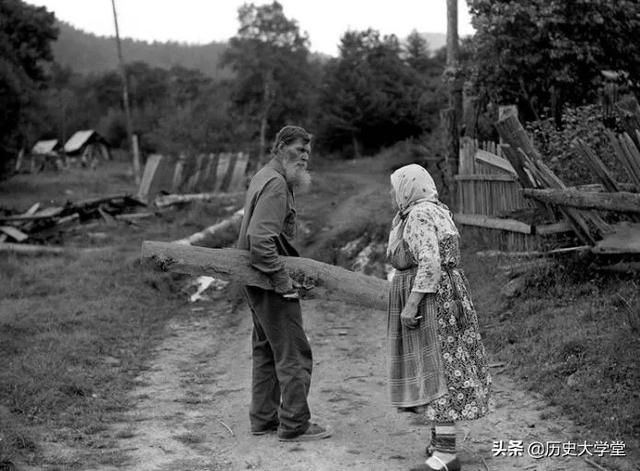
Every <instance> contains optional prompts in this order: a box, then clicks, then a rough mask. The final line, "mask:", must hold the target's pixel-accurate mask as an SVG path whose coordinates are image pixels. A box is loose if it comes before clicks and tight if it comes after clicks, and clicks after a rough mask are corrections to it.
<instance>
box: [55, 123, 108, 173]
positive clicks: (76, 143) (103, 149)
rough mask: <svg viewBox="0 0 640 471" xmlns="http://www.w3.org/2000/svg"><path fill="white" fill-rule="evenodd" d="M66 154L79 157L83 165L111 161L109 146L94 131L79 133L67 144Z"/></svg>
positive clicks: (65, 147) (65, 146)
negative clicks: (102, 160)
mask: <svg viewBox="0 0 640 471" xmlns="http://www.w3.org/2000/svg"><path fill="white" fill-rule="evenodd" d="M64 152H65V153H66V154H67V156H69V157H76V158H78V157H79V158H80V162H82V164H83V165H88V164H89V163H93V164H95V163H96V162H97V161H98V160H100V158H103V159H104V160H110V159H111V153H110V151H109V144H108V143H107V141H106V140H105V138H104V137H102V136H101V135H100V134H98V133H97V132H96V131H94V130H93V129H88V130H84V131H77V132H76V133H75V134H74V135H73V136H71V137H70V138H69V140H68V141H67V142H66V143H65V145H64Z"/></svg>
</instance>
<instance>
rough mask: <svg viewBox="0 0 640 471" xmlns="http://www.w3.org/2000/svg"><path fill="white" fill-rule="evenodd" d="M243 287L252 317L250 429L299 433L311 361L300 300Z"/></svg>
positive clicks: (305, 420)
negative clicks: (275, 429) (272, 428)
mask: <svg viewBox="0 0 640 471" xmlns="http://www.w3.org/2000/svg"><path fill="white" fill-rule="evenodd" d="M245 288H246V294H247V299H248V302H249V307H250V309H251V314H252V317H253V337H252V346H253V375H252V386H251V409H250V412H249V418H250V421H251V430H252V431H261V430H266V429H268V428H270V427H272V426H273V425H275V424H277V423H279V428H278V435H280V436H281V437H286V438H288V437H293V436H296V435H299V434H302V433H304V432H305V431H306V430H307V428H309V419H310V417H311V413H310V411H309V405H308V403H307V396H308V394H309V387H310V384H311V369H312V357H311V346H310V345H309V341H308V340H307V336H306V334H305V333H304V329H303V327H302V313H301V311H300V302H299V301H298V300H297V299H296V300H288V299H285V298H283V297H282V296H281V295H280V294H277V293H276V292H275V291H268V290H264V289H261V288H257V287H254V286H246V287H245Z"/></svg>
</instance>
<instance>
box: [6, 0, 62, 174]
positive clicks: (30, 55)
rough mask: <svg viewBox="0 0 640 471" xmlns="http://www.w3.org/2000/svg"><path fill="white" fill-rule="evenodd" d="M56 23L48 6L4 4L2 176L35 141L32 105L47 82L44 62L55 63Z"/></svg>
mask: <svg viewBox="0 0 640 471" xmlns="http://www.w3.org/2000/svg"><path fill="white" fill-rule="evenodd" d="M54 20H55V19H54V16H53V14H52V13H49V12H48V11H47V10H46V9H45V8H44V7H35V6H31V5H27V4H25V3H23V2H21V1H19V0H3V1H2V2H0V110H2V111H1V112H0V129H1V130H2V132H1V134H0V173H2V172H3V171H4V170H6V167H7V164H8V162H9V160H10V159H11V158H12V157H13V156H15V155H16V153H17V151H18V149H19V148H23V147H24V145H25V143H26V141H27V140H28V139H29V138H31V139H32V138H33V136H30V135H29V134H30V133H31V132H30V127H31V126H32V124H33V123H34V121H35V120H36V116H35V115H34V113H33V105H31V104H30V103H32V102H34V101H35V100H34V97H35V96H36V94H37V92H38V89H39V88H40V87H42V86H43V84H44V83H45V81H46V76H45V72H44V69H43V63H44V62H47V61H51V60H52V53H51V42H52V41H54V40H55V39H56V36H57V30H56V28H55V26H54Z"/></svg>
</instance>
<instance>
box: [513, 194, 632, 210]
mask: <svg viewBox="0 0 640 471" xmlns="http://www.w3.org/2000/svg"><path fill="white" fill-rule="evenodd" d="M522 193H523V194H524V196H525V197H527V198H535V199H537V200H538V201H542V202H544V203H551V204H555V205H558V206H569V207H572V208H580V209H597V210H600V211H615V212H621V213H640V193H628V192H626V191H619V192H616V193H608V192H602V193H598V192H586V191H577V190H571V189H568V188H567V189H545V190H535V189H532V188H524V189H523V190H522Z"/></svg>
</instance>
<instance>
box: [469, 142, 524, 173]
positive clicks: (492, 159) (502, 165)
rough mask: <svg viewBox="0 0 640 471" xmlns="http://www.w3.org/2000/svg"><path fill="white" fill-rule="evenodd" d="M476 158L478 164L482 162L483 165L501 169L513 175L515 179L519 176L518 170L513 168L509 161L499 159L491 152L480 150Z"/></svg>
mask: <svg viewBox="0 0 640 471" xmlns="http://www.w3.org/2000/svg"><path fill="white" fill-rule="evenodd" d="M474 158H475V159H476V160H477V161H478V162H482V163H483V164H486V165H490V166H491V167H495V168H497V169H500V170H502V171H504V172H507V173H509V174H511V175H513V176H514V177H517V176H518V174H517V173H516V170H515V169H514V168H513V165H511V163H510V162H509V161H508V160H507V159H503V158H502V157H498V156H497V155H495V154H492V153H491V152H487V151H484V150H482V149H478V150H477V151H476V154H475V156H474Z"/></svg>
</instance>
